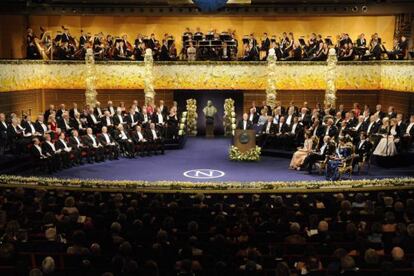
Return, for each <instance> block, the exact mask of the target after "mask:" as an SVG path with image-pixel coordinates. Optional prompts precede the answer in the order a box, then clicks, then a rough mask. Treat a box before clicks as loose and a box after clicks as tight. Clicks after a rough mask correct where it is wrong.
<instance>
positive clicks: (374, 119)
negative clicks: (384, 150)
mask: <svg viewBox="0 0 414 276" xmlns="http://www.w3.org/2000/svg"><path fill="white" fill-rule="evenodd" d="M380 127H381V119H380V118H379V117H378V115H376V114H374V115H371V117H370V118H369V124H368V126H367V135H368V136H371V135H374V134H377V133H378V130H379V129H380Z"/></svg>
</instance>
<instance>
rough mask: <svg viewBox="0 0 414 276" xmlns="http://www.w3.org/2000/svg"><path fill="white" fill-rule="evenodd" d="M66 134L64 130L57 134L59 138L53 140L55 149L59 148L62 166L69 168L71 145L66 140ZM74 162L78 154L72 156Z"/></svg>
mask: <svg viewBox="0 0 414 276" xmlns="http://www.w3.org/2000/svg"><path fill="white" fill-rule="evenodd" d="M65 139H66V136H65V133H64V132H61V133H60V134H59V139H58V140H57V141H56V142H55V147H56V150H60V157H61V158H62V164H63V167H64V168H69V167H70V166H71V165H72V164H71V163H72V161H71V155H72V153H73V152H72V147H70V146H69V145H68V143H67V142H66V140H65ZM74 162H75V163H78V162H79V156H74Z"/></svg>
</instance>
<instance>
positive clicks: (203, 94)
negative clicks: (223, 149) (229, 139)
mask: <svg viewBox="0 0 414 276" xmlns="http://www.w3.org/2000/svg"><path fill="white" fill-rule="evenodd" d="M228 98H232V99H233V100H234V106H235V108H236V114H237V119H239V118H241V117H242V113H243V92H242V91H223V90H213V91H211V90H201V91H200V90H181V91H174V101H176V102H177V103H178V110H179V111H183V110H186V105H187V103H186V101H187V99H196V100H197V113H198V120H197V131H198V135H205V129H206V124H205V122H206V119H205V116H204V113H203V109H204V107H205V106H206V105H207V101H208V100H211V101H212V102H213V105H214V106H215V107H216V108H217V114H216V117H215V121H214V125H215V127H214V133H215V134H216V135H223V134H224V128H223V115H224V100H225V99H228Z"/></svg>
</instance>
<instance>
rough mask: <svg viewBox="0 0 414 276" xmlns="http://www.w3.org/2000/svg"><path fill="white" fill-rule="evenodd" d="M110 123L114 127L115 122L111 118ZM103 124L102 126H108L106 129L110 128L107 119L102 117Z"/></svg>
mask: <svg viewBox="0 0 414 276" xmlns="http://www.w3.org/2000/svg"><path fill="white" fill-rule="evenodd" d="M109 122H110V123H111V124H112V125H114V121H113V119H112V118H111V117H109ZM101 124H102V126H106V127H107V126H109V125H108V123H107V121H106V117H102V118H101Z"/></svg>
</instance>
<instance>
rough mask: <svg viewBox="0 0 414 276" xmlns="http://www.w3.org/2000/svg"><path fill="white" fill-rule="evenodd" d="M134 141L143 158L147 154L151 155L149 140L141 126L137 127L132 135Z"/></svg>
mask: <svg viewBox="0 0 414 276" xmlns="http://www.w3.org/2000/svg"><path fill="white" fill-rule="evenodd" d="M132 141H134V144H135V150H136V152H137V153H139V154H140V155H141V157H143V156H144V155H145V154H146V155H149V150H148V140H147V139H146V138H145V136H144V132H142V129H141V126H139V125H137V126H135V131H134V132H133V133H132Z"/></svg>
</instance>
